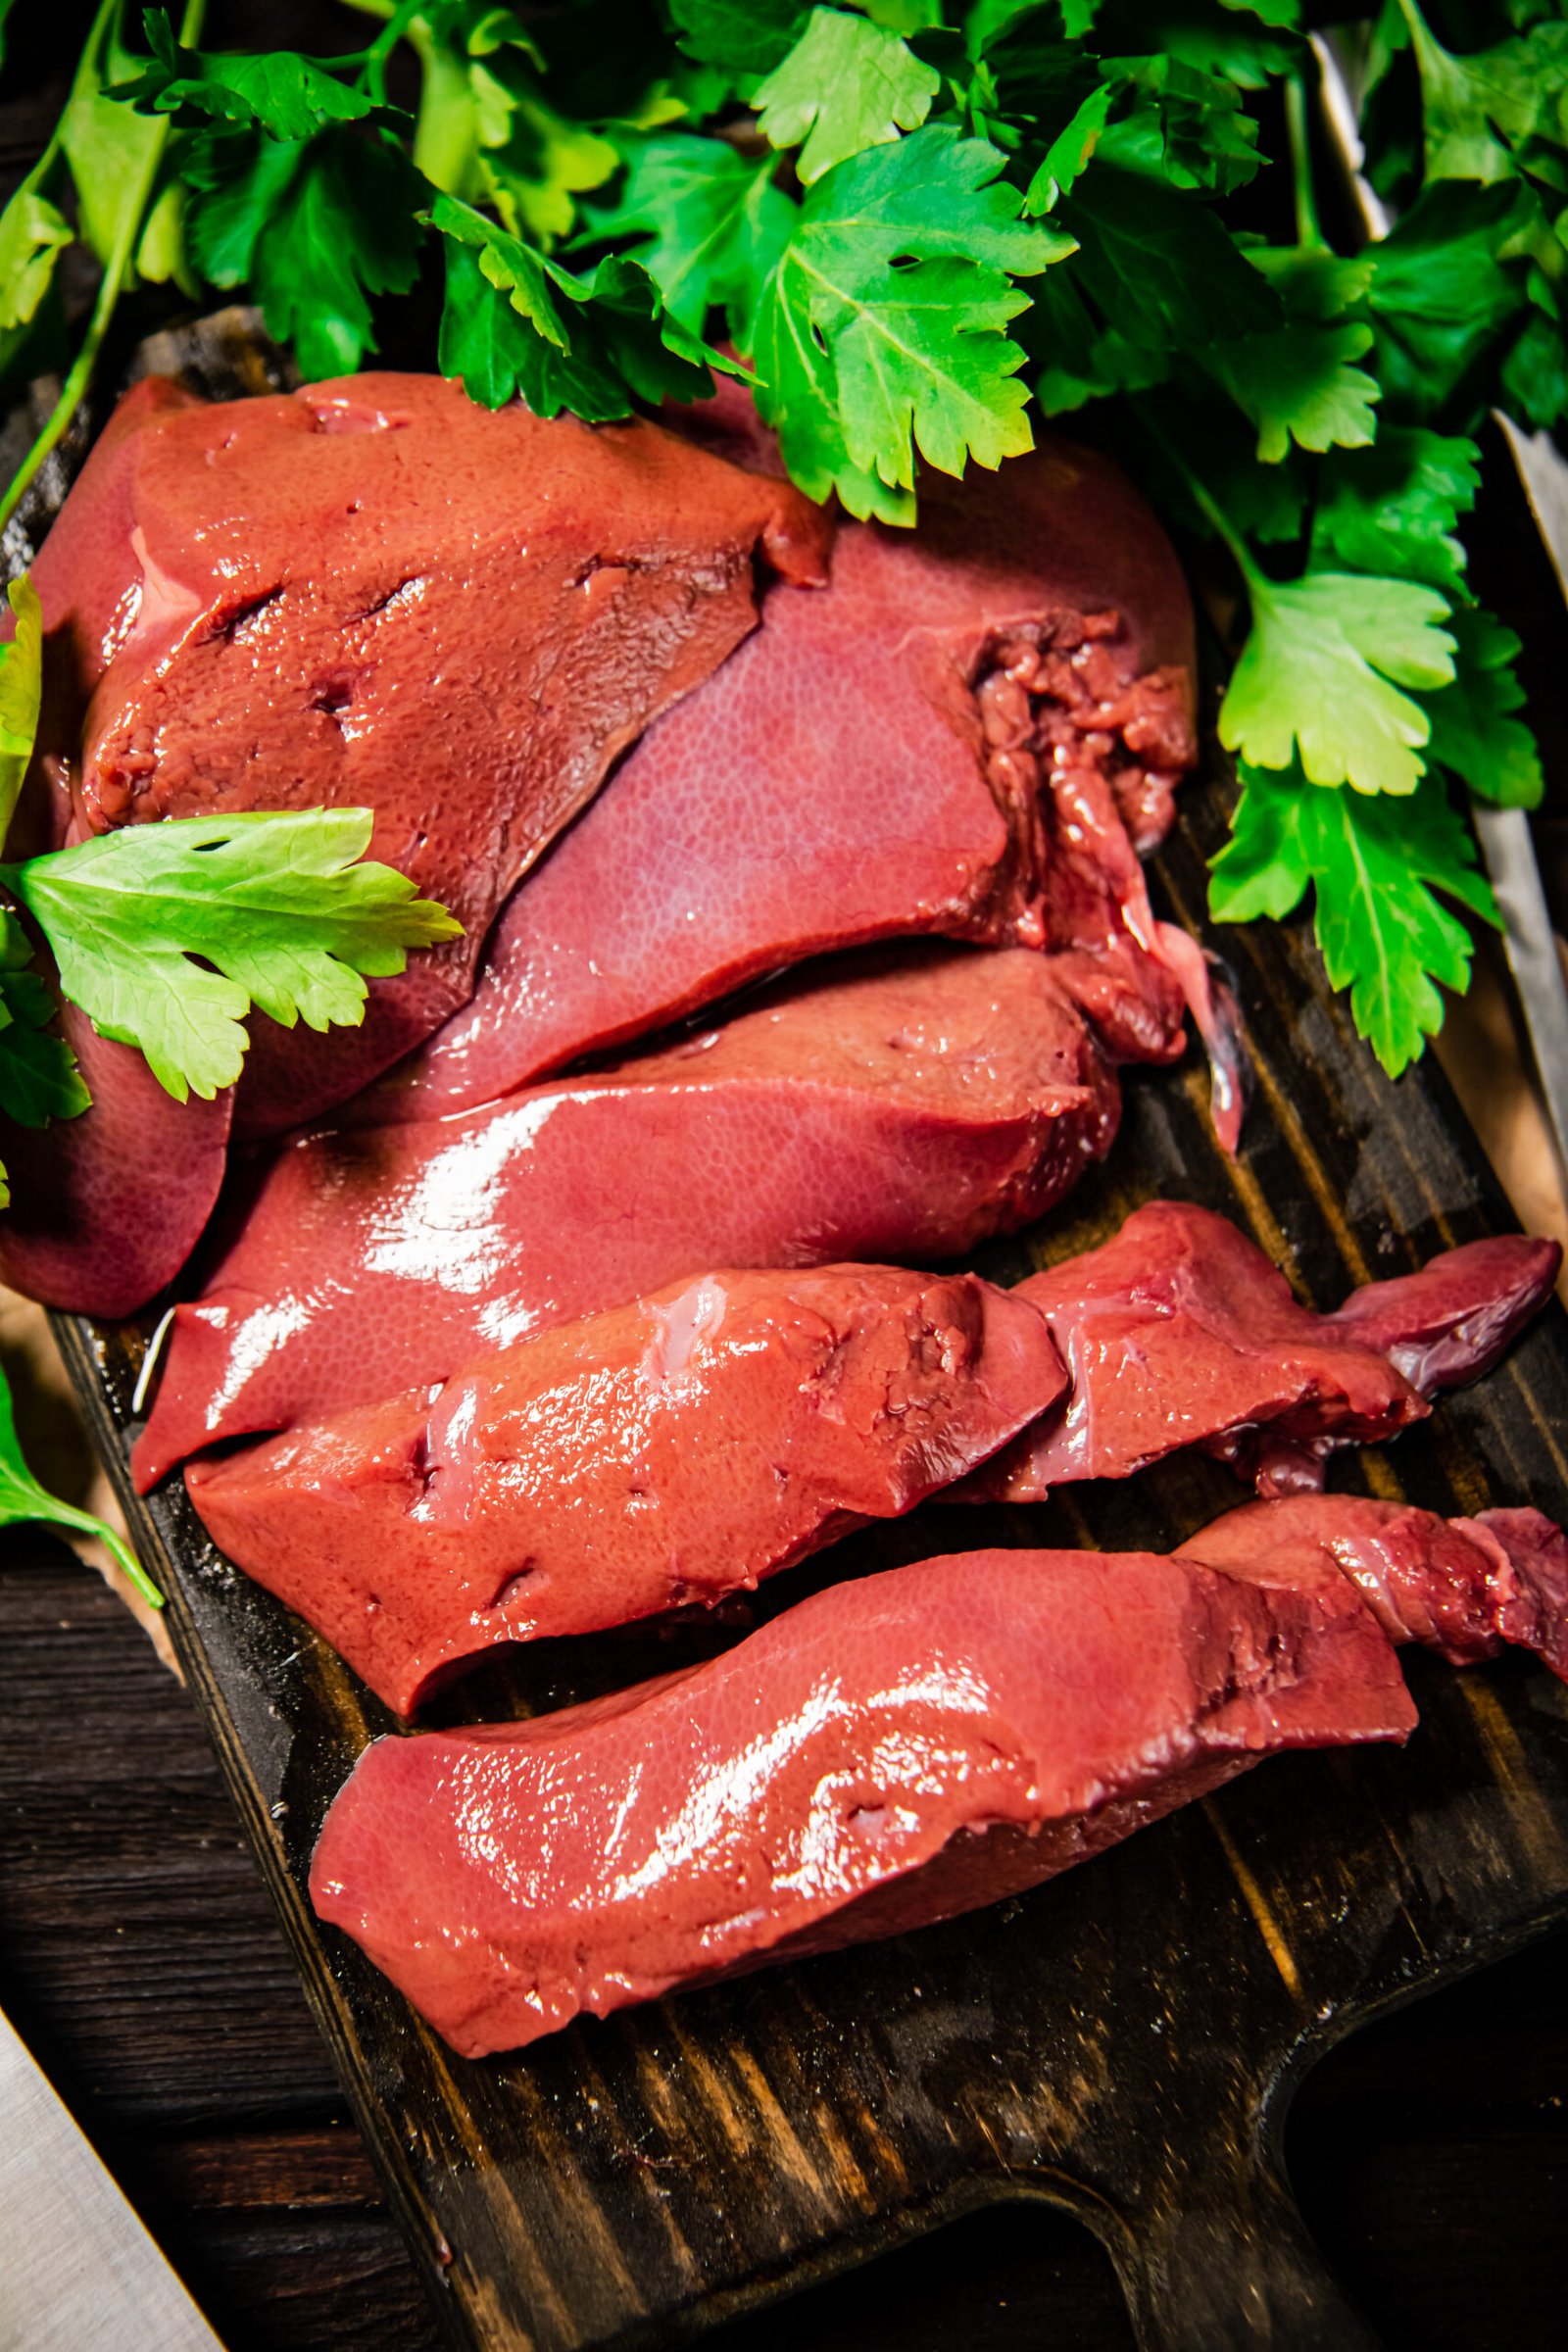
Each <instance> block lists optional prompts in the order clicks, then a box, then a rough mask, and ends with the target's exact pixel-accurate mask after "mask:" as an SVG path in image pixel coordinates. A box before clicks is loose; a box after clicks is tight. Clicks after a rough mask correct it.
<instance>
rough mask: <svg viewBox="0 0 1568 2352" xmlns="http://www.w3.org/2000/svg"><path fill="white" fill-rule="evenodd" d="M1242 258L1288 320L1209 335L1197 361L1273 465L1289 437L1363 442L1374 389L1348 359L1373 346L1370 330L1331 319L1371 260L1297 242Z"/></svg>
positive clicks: (1346, 445) (1372, 424)
mask: <svg viewBox="0 0 1568 2352" xmlns="http://www.w3.org/2000/svg"><path fill="white" fill-rule="evenodd" d="M1249 258H1250V260H1251V261H1252V263H1253V264H1254V265H1255V266H1256V267H1257V268H1258V269H1259V270H1262V272H1263V275H1264V276H1265V277H1266V278H1267V279H1268V281H1269V283H1270V284H1271V285H1272V286H1273V287H1274V288H1275V289H1276V291H1277V292H1278V293H1279V295H1280V298H1281V300H1282V302H1283V304H1284V308H1285V317H1286V324H1285V325H1284V326H1282V327H1276V328H1275V329H1274V330H1273V331H1272V332H1270V333H1268V334H1260V335H1244V336H1241V337H1238V338H1235V339H1227V340H1224V341H1220V342H1216V343H1215V344H1214V345H1213V346H1212V347H1211V348H1210V350H1209V351H1208V353H1207V354H1206V355H1205V357H1204V362H1203V364H1204V366H1205V367H1206V368H1208V370H1209V372H1210V373H1211V374H1212V375H1214V376H1215V377H1216V378H1217V379H1218V380H1219V382H1220V383H1222V384H1223V385H1224V386H1225V388H1226V390H1227V391H1228V392H1229V393H1230V395H1231V397H1232V398H1233V400H1234V401H1235V402H1236V404H1237V406H1238V408H1240V409H1242V410H1244V411H1245V413H1246V414H1247V415H1248V416H1249V417H1250V418H1251V420H1252V422H1253V423H1254V424H1255V425H1256V427H1257V455H1258V457H1259V458H1260V459H1261V460H1262V462H1263V463H1264V464H1265V465H1268V466H1277V465H1278V464H1279V462H1280V460H1281V459H1282V458H1283V457H1284V455H1285V453H1286V451H1287V450H1288V449H1289V447H1290V445H1291V443H1292V442H1293V441H1295V442H1296V443H1297V444H1298V445H1299V447H1300V448H1302V449H1310V450H1316V451H1323V450H1327V449H1333V448H1336V447H1338V448H1342V449H1361V448H1365V447H1366V446H1367V445H1368V444H1369V443H1370V442H1371V440H1372V437H1373V434H1374V431H1375V430H1376V419H1375V417H1374V416H1373V410H1374V408H1375V406H1376V404H1377V401H1378V399H1379V397H1380V394H1379V391H1378V386H1377V384H1376V383H1375V381H1374V380H1373V378H1372V377H1371V376H1370V375H1368V374H1367V373H1366V371H1365V369H1364V368H1357V367H1356V366H1355V365H1354V364H1353V363H1354V362H1355V361H1357V360H1360V359H1364V358H1365V356H1366V354H1367V353H1368V352H1369V351H1370V350H1371V348H1372V329H1371V328H1370V327H1369V326H1366V325H1363V324H1361V323H1359V322H1357V323H1354V324H1351V323H1343V324H1335V323H1332V322H1333V321H1334V320H1335V319H1336V318H1337V316H1338V314H1339V313H1341V312H1342V311H1343V310H1344V309H1346V308H1347V307H1348V304H1349V303H1351V302H1353V301H1354V300H1355V299H1356V298H1357V297H1358V296H1359V295H1361V294H1363V293H1364V292H1365V290H1366V286H1367V281H1368V279H1369V278H1370V276H1371V274H1372V272H1371V267H1370V265H1369V264H1359V263H1354V262H1340V261H1337V260H1336V259H1335V257H1334V256H1333V255H1331V254H1326V253H1322V252H1320V251H1314V250H1312V249H1309V248H1308V249H1303V248H1300V247H1297V248H1294V249H1292V248H1289V247H1287V248H1285V249H1284V250H1281V249H1279V248H1276V247H1271V246H1261V247H1256V248H1253V249H1252V250H1251V252H1250V256H1249Z"/></svg>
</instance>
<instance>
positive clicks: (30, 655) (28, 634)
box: [0, 572, 43, 843]
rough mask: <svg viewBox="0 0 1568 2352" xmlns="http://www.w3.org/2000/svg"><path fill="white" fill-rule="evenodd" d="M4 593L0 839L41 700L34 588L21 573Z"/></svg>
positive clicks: (40, 614) (39, 621)
mask: <svg viewBox="0 0 1568 2352" xmlns="http://www.w3.org/2000/svg"><path fill="white" fill-rule="evenodd" d="M6 594H7V597H8V598H9V600H10V604H11V610H12V613H13V614H14V615H15V618H16V624H17V625H16V632H15V634H14V635H13V637H12V639H11V642H10V644H9V645H0V843H3V842H4V840H5V837H6V834H7V832H8V830H9V828H10V824H11V818H12V813H13V811H14V810H15V809H16V806H17V796H18V794H19V793H20V792H21V790H22V782H23V778H24V777H25V774H26V772H27V762H28V760H30V759H31V758H32V745H33V738H34V737H35V736H36V734H37V732H38V708H39V705H40V703H41V702H42V700H43V607H42V606H41V605H40V604H39V602H38V591H37V589H36V588H35V587H34V586H33V584H32V582H31V580H29V579H28V577H27V575H26V573H25V572H24V573H23V574H22V577H21V578H20V579H16V580H13V581H12V582H11V585H10V587H9V588H8V589H7V591H6Z"/></svg>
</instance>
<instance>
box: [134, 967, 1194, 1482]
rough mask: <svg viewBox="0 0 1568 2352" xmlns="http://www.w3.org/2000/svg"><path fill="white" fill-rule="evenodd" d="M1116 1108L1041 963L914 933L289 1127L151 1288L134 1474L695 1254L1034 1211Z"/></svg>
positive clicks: (588, 1300)
mask: <svg viewBox="0 0 1568 2352" xmlns="http://www.w3.org/2000/svg"><path fill="white" fill-rule="evenodd" d="M1179 1039H1180V1033H1179V1031H1178V1032H1177V1039H1176V1042H1177V1044H1178V1048H1179ZM1119 1108H1120V1103H1119V1095H1118V1091H1117V1087H1116V1083H1115V1079H1114V1076H1113V1074H1112V1072H1111V1071H1110V1069H1109V1067H1108V1065H1107V1064H1106V1062H1105V1060H1104V1058H1103V1055H1102V1054H1101V1053H1100V1051H1099V1049H1098V1047H1097V1046H1096V1045H1095V1043H1094V1041H1093V1039H1092V1037H1091V1035H1090V1033H1089V1031H1088V1029H1087V1027H1086V1025H1085V1023H1084V1020H1083V1018H1082V1016H1081V1015H1080V1014H1079V1012H1078V1011H1077V1009H1076V1007H1075V1006H1074V1005H1073V1004H1072V1003H1071V1001H1070V1000H1069V999H1068V997H1067V996H1066V995H1065V994H1064V993H1063V992H1062V990H1061V989H1060V987H1059V986H1058V984H1057V982H1056V980H1055V978H1054V971H1053V965H1052V961H1051V959H1050V958H1049V957H1045V956H1037V955H1034V954H1032V953H1031V952H1030V951H1028V950H1027V949H1010V950H997V951H985V950H972V949H960V948H937V947H927V948H913V949H909V950H906V951H904V952H902V953H900V954H897V955H893V954H882V953H879V952H876V951H873V952H871V953H870V954H869V955H864V956H857V957H854V958H850V959H848V960H847V961H846V962H845V963H844V964H843V965H842V966H840V967H837V968H836V969H833V970H831V971H829V972H828V973H826V974H823V973H808V974H805V975H802V976H799V977H796V978H793V979H792V980H791V981H789V982H788V983H787V984H785V985H784V986H782V987H781V988H780V989H779V990H778V991H776V992H775V993H774V994H773V995H771V996H769V997H765V998H763V999H761V1000H760V1001H759V1002H758V1003H757V1004H755V1005H753V1006H752V1008H751V1009H750V1010H748V1011H746V1012H745V1013H743V1014H741V1015H740V1016H738V1017H737V1018H736V1019H734V1020H732V1021H731V1022H729V1023H728V1025H727V1026H725V1027H724V1028H722V1029H716V1030H708V1031H705V1032H701V1033H699V1034H696V1035H694V1036H691V1037H688V1038H686V1039H684V1040H682V1041H681V1042H680V1043H679V1044H678V1045H675V1046H673V1047H671V1048H669V1049H668V1050H667V1051H665V1052H663V1053H660V1054H648V1055H644V1056H642V1057H641V1058H640V1059H635V1060H631V1061H627V1062H623V1063H620V1064H618V1065H616V1066H614V1067H613V1068H611V1069H608V1070H602V1071H599V1072H595V1073H593V1074H590V1075H585V1076H582V1077H578V1078H573V1079H563V1080H560V1081H558V1082H556V1083H554V1084H550V1085H545V1086H542V1087H538V1088H533V1089H529V1090H524V1091H523V1092H522V1093H520V1094H516V1095H514V1096H511V1097H509V1098H507V1099H506V1100H505V1101H503V1102H502V1103H496V1104H493V1105H491V1106H490V1107H489V1108H487V1109H482V1110H478V1111H470V1112H467V1113H465V1114H463V1115H462V1116H460V1117H456V1118H451V1119H441V1120H426V1121H423V1122H420V1123H418V1124H416V1125H410V1126H394V1127H381V1128H339V1129H328V1130H321V1131H318V1132H316V1133H313V1134H309V1135H307V1136H304V1137H302V1138H300V1139H298V1140H297V1141H295V1142H294V1143H292V1144H290V1145H286V1146H285V1147H284V1148H283V1149H282V1150H280V1151H279V1152H277V1153H276V1154H275V1155H274V1156H272V1157H271V1158H270V1159H269V1160H267V1161H265V1162H264V1163H262V1165H261V1167H260V1168H259V1169H258V1171H257V1172H256V1175H255V1179H254V1181H253V1182H252V1184H251V1185H250V1186H249V1187H248V1188H247V1189H246V1190H245V1191H244V1192H243V1193H242V1194H241V1195H240V1196H239V1198H237V1199H236V1201H234V1203H233V1204H232V1206H233V1221H232V1225H231V1230H233V1228H234V1227H236V1226H237V1232H236V1234H235V1238H234V1239H233V1240H232V1243H231V1246H230V1247H229V1248H228V1249H227V1250H226V1252H225V1253H224V1254H223V1255H222V1256H221V1258H220V1259H219V1262H218V1263H217V1265H216V1267H215V1268H214V1270H213V1273H212V1276H211V1278H210V1280H209V1281H208V1283H207V1285H206V1287H205V1289H204V1290H203V1292H202V1294H201V1296H200V1298H199V1299H195V1300H194V1301H192V1302H190V1303H188V1304H184V1305H181V1306H180V1308H179V1309H178V1311H177V1314H176V1316H175V1321H174V1328H173V1332H172V1343H171V1347H170V1349H169V1354H168V1358H167V1361H166V1363H165V1366H164V1371H163V1377H162V1381H161V1384H160V1388H159V1393H158V1397H157V1401H156V1404H155V1406H154V1409H153V1413H152V1417H151V1420H150V1423H149V1426H148V1428H147V1430H146V1431H145V1433H144V1435H143V1437H142V1439H141V1442H140V1444H139V1446H138V1447H137V1453H136V1466H137V1474H138V1476H139V1478H140V1479H141V1481H142V1483H143V1484H144V1485H150V1484H152V1483H154V1482H155V1481H156V1480H157V1479H158V1478H160V1477H161V1476H162V1475H163V1474H164V1472H165V1471H166V1470H168V1469H169V1468H170V1467H171V1466H172V1464H173V1463H174V1462H176V1461H178V1460H179V1459H180V1458H181V1457H182V1456H183V1455H184V1454H186V1453H188V1452H192V1451H194V1450H195V1449H196V1448H197V1447H199V1446H204V1445H207V1444H209V1443H210V1442H212V1441H213V1440H214V1439H217V1438H222V1437H239V1436H243V1435H245V1434H246V1433H248V1432H255V1431H260V1430H267V1429H277V1428H283V1427H287V1426H291V1425H293V1424H295V1423H297V1422H299V1421H302V1420H307V1419H316V1418H319V1417H320V1416H321V1415H322V1414H324V1413H329V1412H333V1411H336V1410H338V1409H339V1408H340V1407H342V1406H344V1405H351V1404H359V1403H368V1402H372V1401H374V1400H376V1399H378V1398H381V1397H387V1396H389V1395H392V1394H394V1393H395V1392H397V1391H398V1390H401V1389H406V1388H415V1387H419V1386H427V1385H429V1384H430V1383H433V1382H435V1381H438V1380H444V1379H446V1378H447V1377H448V1375H449V1374H451V1373H452V1372H454V1371H455V1370H456V1369H457V1368H458V1366H459V1365H461V1364H464V1363H466V1362H467V1361H468V1360H469V1359H470V1358H471V1357H473V1356H474V1355H476V1354H477V1353H479V1352H481V1351H482V1350H483V1349H484V1348H487V1347H488V1348H494V1347H501V1346H504V1345H506V1344H507V1343H509V1342H511V1341H513V1340H515V1339H520V1338H521V1337H522V1336H523V1335H524V1334H525V1333H527V1332H531V1331H537V1330H541V1329H544V1328H545V1327H547V1326H548V1325H551V1324H557V1323H564V1322H569V1321H571V1320H572V1319H573V1318H575V1317H577V1316H579V1315H584V1314H589V1313H592V1312H594V1311H595V1310H597V1309H598V1308H600V1307H603V1306H613V1305H621V1304H624V1303H625V1302H626V1301H627V1300H629V1299H637V1298H641V1297H644V1296H646V1295H647V1294H648V1293H650V1292H652V1291H656V1290H660V1289H662V1288H663V1286H664V1285H665V1284H666V1283H670V1282H675V1281H678V1280H680V1279H681V1278H682V1277H684V1276H690V1275H697V1274H703V1273H706V1272H707V1271H708V1270H709V1269H710V1268H711V1267H712V1266H714V1265H728V1266H777V1267H790V1266H801V1265H822V1264H831V1263H833V1262H834V1261H835V1260H838V1259H841V1258H864V1259H870V1260H882V1259H889V1258H893V1259H899V1258H912V1259H921V1258H926V1259H930V1258H942V1257H949V1256H953V1255H956V1254H957V1253H958V1252H959V1251H961V1250H966V1249H969V1248H970V1247H972V1246H973V1245H974V1244H975V1243H976V1242H978V1241H980V1240H982V1239H984V1238H985V1237H986V1236H987V1235H990V1234H993V1233H998V1232H1006V1231H1010V1230H1011V1229H1013V1228H1014V1227H1016V1226H1019V1225H1024V1224H1027V1223H1029V1222H1030V1220H1031V1219H1033V1218H1035V1217H1037V1216H1039V1215H1041V1214H1042V1213H1043V1211H1044V1210H1045V1209H1046V1208H1047V1207H1049V1206H1050V1204H1051V1203H1052V1202H1053V1201H1055V1200H1057V1199H1058V1198H1059V1197H1060V1196H1061V1194H1063V1193H1064V1192H1065V1191H1066V1190H1067V1189H1068V1187H1069V1186H1070V1185H1071V1184H1072V1183H1073V1182H1074V1181H1075V1180H1076V1179H1077V1177H1078V1176H1079V1175H1080V1174H1081V1173H1082V1171H1083V1169H1084V1168H1085V1167H1086V1166H1087V1165H1088V1163H1089V1161H1090V1160H1091V1159H1093V1158H1095V1157H1097V1156H1099V1155H1101V1154H1103V1152H1105V1151H1107V1150H1108V1149H1109V1146H1110V1142H1111V1139H1112V1137H1113V1136H1114V1133H1115V1129H1116V1122H1117V1118H1118V1116H1119Z"/></svg>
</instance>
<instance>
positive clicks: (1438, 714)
mask: <svg viewBox="0 0 1568 2352" xmlns="http://www.w3.org/2000/svg"><path fill="white" fill-rule="evenodd" d="M1448 627H1449V629H1450V631H1451V632H1452V635H1453V641H1454V674H1453V681H1452V683H1451V684H1450V685H1447V686H1444V687H1441V688H1440V689H1439V691H1438V692H1437V693H1436V694H1429V695H1425V696H1423V698H1422V707H1423V708H1424V710H1425V711H1426V713H1427V716H1428V718H1429V719H1430V720H1431V722H1432V734H1431V737H1430V740H1429V742H1428V745H1427V757H1428V759H1429V760H1433V761H1435V762H1436V763H1437V764H1439V765H1441V766H1443V767H1446V768H1451V769H1452V771H1453V773H1454V774H1455V775H1456V776H1460V777H1462V778H1463V780H1464V782H1465V783H1466V784H1468V785H1469V787H1470V790H1471V791H1472V792H1474V793H1477V794H1479V795H1480V797H1481V799H1482V800H1484V801H1493V802H1495V803H1496V805H1497V806H1498V807H1499V808H1502V809H1536V808H1539V807H1540V805H1541V797H1542V794H1543V792H1544V789H1545V779H1544V776H1543V775H1542V772H1541V755H1540V753H1539V752H1538V751H1537V749H1536V741H1535V737H1534V736H1533V735H1532V734H1531V732H1530V729H1529V728H1528V727H1527V726H1526V725H1525V723H1524V721H1523V719H1520V718H1516V717H1514V715H1513V713H1514V712H1515V711H1519V710H1522V709H1523V707H1524V700H1525V690H1524V688H1523V687H1522V686H1521V685H1520V683H1519V680H1518V678H1517V677H1516V676H1515V674H1514V670H1513V662H1514V661H1515V659H1516V657H1517V655H1518V652H1519V640H1518V638H1517V637H1516V636H1515V635H1514V633H1513V631H1512V629H1505V628H1504V627H1503V625H1502V623H1501V621H1500V620H1496V619H1495V618H1494V616H1493V615H1492V614H1491V613H1483V612H1481V611H1480V610H1479V609H1478V608H1476V607H1475V606H1470V607H1467V608H1464V609H1461V610H1460V611H1459V612H1457V613H1453V614H1451V615H1450V617H1449V621H1448Z"/></svg>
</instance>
